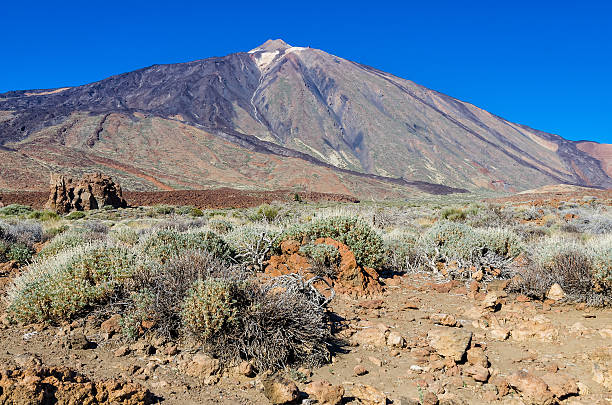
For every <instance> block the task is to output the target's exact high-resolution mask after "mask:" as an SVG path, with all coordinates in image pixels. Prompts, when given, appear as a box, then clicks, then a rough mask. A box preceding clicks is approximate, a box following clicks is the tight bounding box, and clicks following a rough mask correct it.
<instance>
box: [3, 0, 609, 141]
mask: <svg viewBox="0 0 612 405" xmlns="http://www.w3.org/2000/svg"><path fill="white" fill-rule="evenodd" d="M504 3H505V4H504ZM0 27H2V29H1V30H0V33H1V36H0V41H1V42H0V43H1V44H2V45H1V51H0V52H1V53H0V54H1V55H2V59H1V63H0V92H4V91H8V90H16V89H34V88H53V87H61V86H74V85H79V84H84V83H88V82H92V81H96V80H100V79H103V78H105V77H107V76H110V75H112V74H117V73H122V72H126V71H130V70H134V69H138V68H141V67H145V66H149V65H152V64H155V63H174V62H184V61H189V60H194V59H201V58H205V57H209V56H221V55H225V54H228V53H232V52H239V51H247V50H249V49H252V48H254V47H256V46H258V45H259V44H261V43H263V42H264V41H265V40H266V39H268V38H282V39H284V40H285V41H286V42H288V43H289V44H291V45H295V46H307V45H308V46H311V47H314V48H320V49H323V50H325V51H327V52H330V53H333V54H336V55H338V56H341V57H344V58H347V59H351V60H354V61H357V62H361V63H364V64H367V65H371V66H374V67H376V68H379V69H381V70H384V71H387V72H390V73H393V74H395V75H397V76H400V77H403V78H407V79H410V80H413V81H415V82H417V83H419V84H422V85H425V86H427V87H430V88H432V89H435V90H438V91H440V92H443V93H446V94H448V95H451V96H453V97H456V98H459V99H461V100H465V101H469V102H471V103H473V104H475V105H477V106H479V107H482V108H484V109H486V110H488V111H490V112H492V113H494V114H497V115H500V116H502V117H504V118H507V119H509V120H512V121H515V122H519V123H522V124H526V125H530V126H532V127H534V128H537V129H541V130H544V131H547V132H553V133H557V134H559V135H561V136H563V137H566V138H569V139H574V140H578V139H589V140H597V141H599V142H607V143H612V101H611V97H610V95H611V94H612V77H611V76H612V2H610V1H588V0H583V1H563V0H561V1H537V0H535V1H534V0H531V1H512V2H510V1H508V2H501V1H437V2H427V1H418V2H411V1H404V2H384V1H375V2H367V3H360V2H358V1H351V2H343V1H331V0H327V1H305V2H289V1H284V2H265V1H250V2H241V1H216V2H207V1H193V2H191V1H181V0H174V1H169V2H158V1H153V0H149V1H129V0H123V1H114V0H107V1H97V0H92V1H78V2H76V1H57V2H50V1H44V2H43V1H30V2H26V1H11V2H4V3H3V5H2V7H1V8H0Z"/></svg>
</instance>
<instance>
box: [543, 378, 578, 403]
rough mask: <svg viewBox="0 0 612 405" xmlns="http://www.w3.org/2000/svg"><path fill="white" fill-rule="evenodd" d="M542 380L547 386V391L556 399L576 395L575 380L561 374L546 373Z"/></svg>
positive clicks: (576, 386)
mask: <svg viewBox="0 0 612 405" xmlns="http://www.w3.org/2000/svg"><path fill="white" fill-rule="evenodd" d="M542 380H543V381H544V382H545V383H546V384H547V385H548V389H549V390H550V391H551V392H552V393H553V394H555V396H556V397H557V398H563V397H567V396H570V395H578V385H577V384H576V380H574V379H573V378H571V377H570V376H568V375H566V374H562V373H555V374H553V373H548V374H544V375H543V376H542Z"/></svg>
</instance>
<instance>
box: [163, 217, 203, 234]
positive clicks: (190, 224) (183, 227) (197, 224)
mask: <svg viewBox="0 0 612 405" xmlns="http://www.w3.org/2000/svg"><path fill="white" fill-rule="evenodd" d="M204 225H206V221H204V220H203V219H201V218H198V219H193V218H184V217H180V216H177V215H173V216H172V217H170V218H168V219H165V220H163V221H160V222H158V223H157V224H155V225H154V226H153V229H173V230H175V231H179V232H186V231H188V230H190V229H196V228H201V227H203V226H204Z"/></svg>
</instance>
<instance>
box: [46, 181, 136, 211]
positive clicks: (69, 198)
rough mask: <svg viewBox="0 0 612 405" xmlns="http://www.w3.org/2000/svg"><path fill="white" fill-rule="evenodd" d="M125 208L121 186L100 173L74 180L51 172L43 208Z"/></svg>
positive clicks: (71, 209)
mask: <svg viewBox="0 0 612 405" xmlns="http://www.w3.org/2000/svg"><path fill="white" fill-rule="evenodd" d="M107 205H108V206H112V207H114V208H125V207H127V202H126V201H125V199H124V198H123V195H122V191H121V186H120V185H118V184H116V183H115V182H114V181H113V179H111V178H110V177H109V176H106V175H104V174H102V173H92V174H86V175H84V176H83V177H82V178H81V179H80V180H74V179H72V178H70V177H66V176H64V175H61V174H51V182H50V195H49V200H48V201H47V203H46V204H45V208H46V209H49V210H53V211H57V212H59V213H66V212H70V211H84V210H92V209H97V208H102V207H104V206H107Z"/></svg>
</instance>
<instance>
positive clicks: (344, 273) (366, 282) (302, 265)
mask: <svg viewBox="0 0 612 405" xmlns="http://www.w3.org/2000/svg"><path fill="white" fill-rule="evenodd" d="M314 243H315V244H326V245H331V246H334V247H336V248H337V249H338V252H339V253H340V265H339V266H338V272H337V275H336V277H335V278H334V280H329V279H328V280H327V281H328V282H329V283H331V284H332V285H333V287H334V289H335V291H336V292H338V293H344V294H353V295H365V294H378V293H381V292H382V286H381V285H380V283H379V281H378V278H379V275H378V273H377V272H376V270H374V269H372V268H369V267H360V266H358V265H357V261H356V259H355V254H354V253H353V252H352V251H351V249H350V248H349V247H348V246H347V245H345V244H344V243H341V242H338V241H336V240H334V239H332V238H319V239H317V240H315V241H314ZM301 245H302V244H301V243H300V242H299V241H296V240H286V241H283V242H282V243H281V254H280V255H275V256H272V257H271V258H270V260H269V261H268V265H267V267H266V269H265V273H266V274H267V275H269V276H272V277H277V276H280V275H283V274H290V273H300V274H304V276H305V277H306V278H307V279H310V278H311V277H314V274H313V273H312V272H311V271H310V270H311V268H312V266H311V264H310V263H309V262H308V259H307V258H306V257H304V256H303V255H301V254H300V253H299V249H300V246H301ZM315 285H316V284H315Z"/></svg>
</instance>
